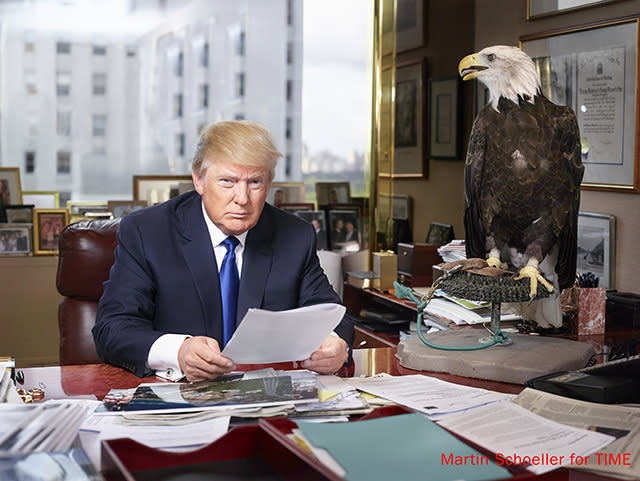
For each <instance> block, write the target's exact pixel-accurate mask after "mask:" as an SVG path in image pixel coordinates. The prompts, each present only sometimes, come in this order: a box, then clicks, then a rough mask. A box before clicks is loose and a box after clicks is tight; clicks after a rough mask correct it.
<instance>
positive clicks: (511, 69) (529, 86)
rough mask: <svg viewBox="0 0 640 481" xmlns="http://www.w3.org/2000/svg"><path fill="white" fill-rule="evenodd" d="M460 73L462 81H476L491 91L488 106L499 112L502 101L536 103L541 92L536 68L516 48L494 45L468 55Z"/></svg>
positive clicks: (459, 67)
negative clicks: (503, 99)
mask: <svg viewBox="0 0 640 481" xmlns="http://www.w3.org/2000/svg"><path fill="white" fill-rule="evenodd" d="M458 71H459V73H460V76H461V77H462V79H463V80H470V79H472V78H477V79H478V80H479V81H480V82H482V83H483V84H485V85H486V86H487V88H488V89H489V103H490V104H491V106H492V107H493V108H494V109H495V110H498V101H499V100H500V97H504V98H506V99H509V100H511V101H512V102H513V103H514V104H517V103H518V101H519V98H520V99H523V100H527V101H528V102H534V99H535V96H536V95H537V94H538V93H539V92H540V77H539V76H538V72H537V70H536V65H535V63H534V62H533V60H531V57H529V56H528V55H527V54H526V53H524V52H523V51H522V50H520V49H519V48H517V47H510V46H507V45H494V46H493V47H487V48H485V49H482V50H480V51H479V52H478V53H474V54H471V55H467V56H466V57H465V58H463V59H462V60H461V61H460V64H459V66H458Z"/></svg>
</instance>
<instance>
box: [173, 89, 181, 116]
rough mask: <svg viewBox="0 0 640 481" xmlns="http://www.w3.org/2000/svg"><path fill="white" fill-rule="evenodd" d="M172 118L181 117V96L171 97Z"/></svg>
mask: <svg viewBox="0 0 640 481" xmlns="http://www.w3.org/2000/svg"><path fill="white" fill-rule="evenodd" d="M173 116H174V117H175V118H180V117H182V94H175V95H174V96H173Z"/></svg>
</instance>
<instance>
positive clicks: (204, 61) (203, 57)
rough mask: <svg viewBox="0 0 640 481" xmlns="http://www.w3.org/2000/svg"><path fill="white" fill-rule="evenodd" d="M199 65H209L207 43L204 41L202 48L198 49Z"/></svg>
mask: <svg viewBox="0 0 640 481" xmlns="http://www.w3.org/2000/svg"><path fill="white" fill-rule="evenodd" d="M200 66H201V67H205V68H206V67H208V66H209V43H208V42H205V43H203V44H202V50H200Z"/></svg>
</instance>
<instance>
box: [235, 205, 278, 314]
mask: <svg viewBox="0 0 640 481" xmlns="http://www.w3.org/2000/svg"><path fill="white" fill-rule="evenodd" d="M270 225H273V222H270V221H269V213H268V206H265V208H264V210H263V211H262V214H261V215H260V219H259V220H258V223H257V224H256V225H255V227H254V228H253V229H251V230H250V231H249V233H248V234H247V240H246V245H245V248H244V254H243V259H242V275H241V276H240V292H239V293H238V310H237V316H236V323H237V324H239V323H240V322H241V321H242V319H243V318H244V315H245V314H246V313H247V311H248V310H249V309H250V308H252V307H260V306H261V305H262V298H263V297H264V290H265V287H266V284H267V276H268V275H269V271H270V270H271V262H272V259H273V247H272V245H271V242H272V237H273V236H272V232H271V229H270V227H269V226H270Z"/></svg>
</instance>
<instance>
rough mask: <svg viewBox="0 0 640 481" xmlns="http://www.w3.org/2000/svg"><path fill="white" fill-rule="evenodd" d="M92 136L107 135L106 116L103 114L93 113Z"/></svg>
mask: <svg viewBox="0 0 640 481" xmlns="http://www.w3.org/2000/svg"><path fill="white" fill-rule="evenodd" d="M92 127H93V129H92V130H93V136H94V137H105V136H106V135H107V116H106V115H105V114H93V126H92Z"/></svg>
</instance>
